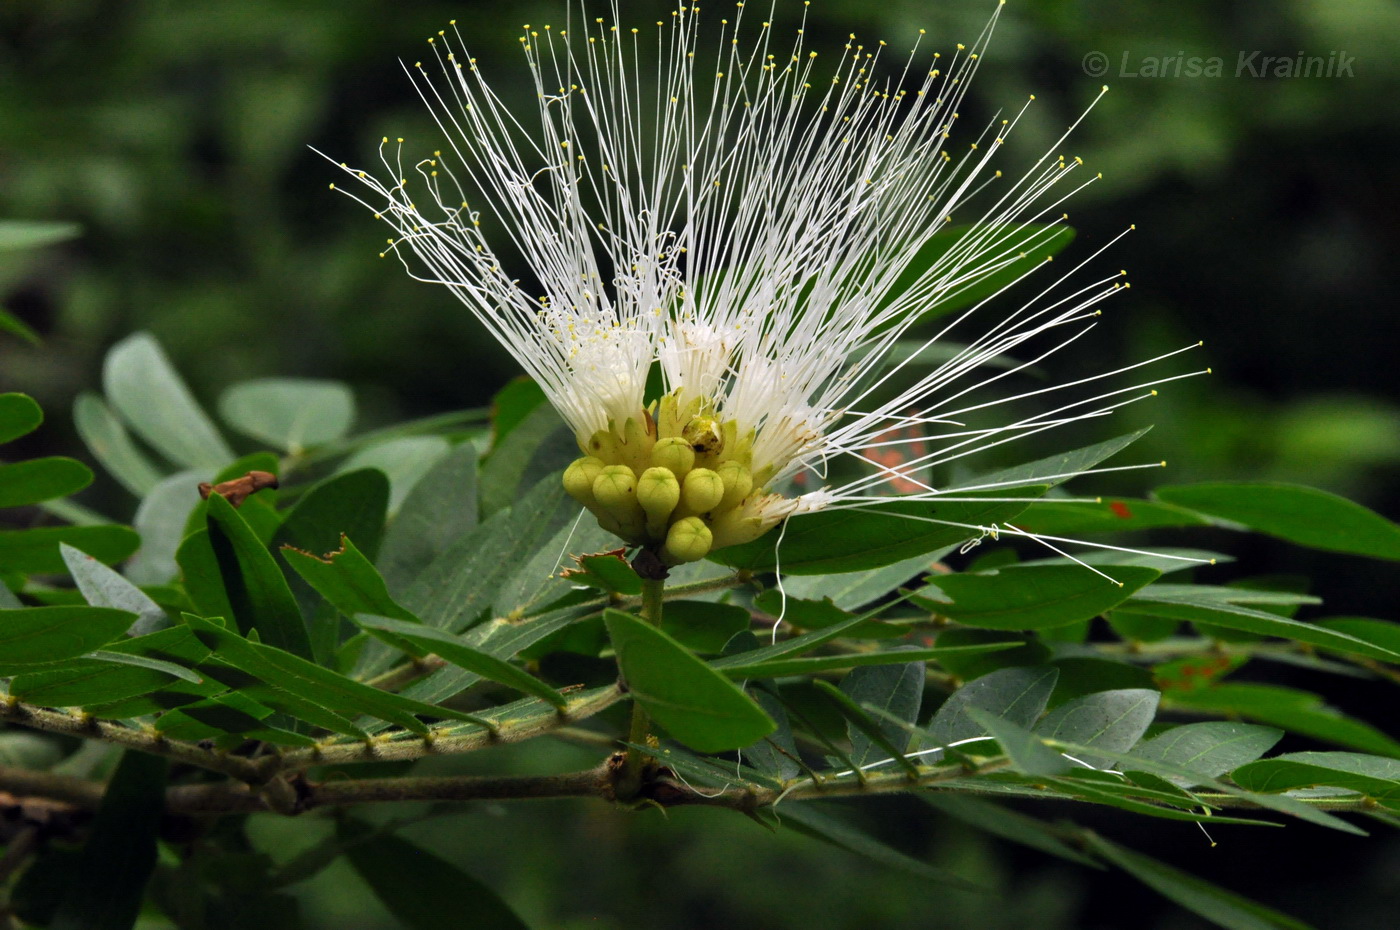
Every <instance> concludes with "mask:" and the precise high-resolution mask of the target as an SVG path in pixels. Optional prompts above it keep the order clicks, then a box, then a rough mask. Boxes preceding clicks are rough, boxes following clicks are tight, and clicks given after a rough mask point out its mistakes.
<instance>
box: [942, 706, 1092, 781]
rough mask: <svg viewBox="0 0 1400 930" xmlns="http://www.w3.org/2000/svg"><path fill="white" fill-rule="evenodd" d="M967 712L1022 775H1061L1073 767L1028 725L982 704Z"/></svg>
mask: <svg viewBox="0 0 1400 930" xmlns="http://www.w3.org/2000/svg"><path fill="white" fill-rule="evenodd" d="M967 715H968V716H969V717H971V718H972V721H973V723H976V724H977V725H978V726H980V727H982V729H984V730H986V731H987V732H988V733H990V734H991V735H992V737H993V738H994V739H995V740H996V741H997V745H998V746H1000V747H1001V750H1002V752H1004V753H1006V756H1007V758H1008V759H1010V760H1011V767H1012V768H1013V769H1015V770H1016V771H1018V772H1020V773H1021V774H1023V775H1042V776H1049V775H1059V774H1060V773H1061V772H1068V771H1069V770H1070V769H1071V768H1072V767H1073V766H1072V764H1071V763H1070V761H1069V760H1068V759H1066V758H1065V757H1064V756H1062V755H1060V754H1059V753H1058V752H1056V751H1055V750H1053V749H1051V748H1050V747H1049V746H1047V745H1045V741H1044V740H1042V739H1041V738H1040V737H1039V736H1036V735H1035V734H1034V733H1032V732H1031V731H1030V730H1027V729H1026V728H1025V727H1022V726H1019V725H1017V724H1015V723H1012V722H1011V721H1010V720H1006V719H1004V718H1002V717H998V716H997V715H996V714H994V713H991V712H990V711H985V710H983V709H982V708H980V707H969V708H968V709H967Z"/></svg>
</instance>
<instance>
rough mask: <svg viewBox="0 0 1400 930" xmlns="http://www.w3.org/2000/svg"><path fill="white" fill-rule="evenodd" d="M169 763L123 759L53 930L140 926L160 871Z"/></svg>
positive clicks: (132, 755)
mask: <svg viewBox="0 0 1400 930" xmlns="http://www.w3.org/2000/svg"><path fill="white" fill-rule="evenodd" d="M166 767H167V765H166V760H165V759H162V758H160V757H159V756H149V755H145V754H144V753H139V752H132V751H128V752H125V753H123V754H122V759H121V762H119V763H118V764H117V769H116V771H115V772H114V773H113V774H112V780H111V781H110V782H108V783H107V791H106V793H105V794H104V795H103V796H102V805H101V806H100V807H99V808H98V809H97V816H96V818H95V819H94V820H93V824H92V830H91V832H90V833H89V835H88V840H87V844H86V845H84V846H83V849H82V852H81V853H79V854H78V860H77V862H76V863H75V864H74V867H73V871H72V872H71V873H69V880H68V882H67V886H66V890H65V893H64V894H63V896H62V898H61V899H60V903H59V905H58V911H57V912H56V913H55V914H54V917H53V920H52V921H51V922H49V924H48V926H49V927H51V928H53V930H129V928H130V927H133V926H135V924H136V918H137V915H138V914H139V913H140V911H141V901H142V899H143V898H144V897H145V894H146V882H147V881H148V880H149V879H150V877H151V873H152V872H153V871H154V869H155V866H156V839H157V836H158V834H159V830H160V820H161V813H162V811H163V809H164V807H165V774H166Z"/></svg>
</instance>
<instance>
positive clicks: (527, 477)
mask: <svg viewBox="0 0 1400 930" xmlns="http://www.w3.org/2000/svg"><path fill="white" fill-rule="evenodd" d="M578 457H579V448H578V442H577V440H575V439H574V435H573V433H572V432H571V431H570V430H569V428H568V426H566V425H565V424H564V420H563V419H562V418H561V417H560V416H559V414H558V413H556V412H555V410H554V408H553V407H551V406H550V405H549V404H541V405H540V406H538V407H536V408H535V409H534V410H531V411H530V412H529V413H528V414H526V415H525V418H524V419H523V420H521V421H520V423H518V424H517V425H516V426H514V427H513V428H512V429H511V430H510V431H509V433H508V434H506V435H505V436H504V437H502V436H501V435H500V433H499V431H498V433H497V438H496V443H495V445H494V447H493V448H492V450H491V453H490V454H489V455H488V456H486V458H485V459H484V460H483V461H482V463H481V512H482V513H485V514H492V513H495V512H496V511H498V510H500V509H501V508H502V507H506V506H508V505H509V504H510V502H511V501H513V500H515V498H516V497H517V496H518V495H519V492H520V489H521V488H522V487H527V488H528V487H530V486H531V485H533V484H534V483H535V482H537V481H539V480H540V479H541V478H543V477H544V476H545V475H548V474H551V473H553V472H555V471H559V470H562V469H564V468H566V467H568V465H569V463H570V462H572V461H573V460H574V459H576V458H578Z"/></svg>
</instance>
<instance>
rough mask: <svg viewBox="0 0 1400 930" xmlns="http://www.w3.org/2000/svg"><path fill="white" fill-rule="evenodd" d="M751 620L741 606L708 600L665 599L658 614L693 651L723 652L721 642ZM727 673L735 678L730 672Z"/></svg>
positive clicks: (664, 627)
mask: <svg viewBox="0 0 1400 930" xmlns="http://www.w3.org/2000/svg"><path fill="white" fill-rule="evenodd" d="M628 570H629V571H630V570H631V569H628ZM635 574H636V573H635V572H634V573H633V575H634V576H635ZM751 622H752V619H751V618H750V616H749V612H748V611H747V610H745V609H744V608H742V607H737V606H735V605H733V604H711V603H709V602H708V601H667V602H666V610H665V611H664V612H663V613H662V615H661V629H662V630H664V631H665V632H666V633H667V635H669V636H670V637H671V638H673V639H674V640H675V641H676V642H678V643H680V644H681V645H682V646H685V647H686V648H687V649H693V650H695V651H696V652H707V653H713V654H718V653H721V652H723V651H724V644H725V643H727V642H729V640H730V639H732V638H733V636H734V634H736V633H738V632H740V631H742V630H747V629H748V628H749V624H750V623H751ZM729 674H730V677H731V678H732V677H734V675H733V674H732V672H730V673H729Z"/></svg>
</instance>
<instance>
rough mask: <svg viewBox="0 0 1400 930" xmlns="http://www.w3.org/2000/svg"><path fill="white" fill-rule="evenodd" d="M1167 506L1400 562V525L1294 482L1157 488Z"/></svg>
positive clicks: (1294, 539)
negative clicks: (1195, 511) (1176, 506)
mask: <svg viewBox="0 0 1400 930" xmlns="http://www.w3.org/2000/svg"><path fill="white" fill-rule="evenodd" d="M1155 494H1156V496H1157V497H1159V498H1161V499H1162V500H1164V501H1166V502H1167V503H1169V504H1177V505H1179V506H1182V507H1189V508H1190V509H1192V510H1197V511H1200V512H1201V513H1204V514H1208V515H1209V516H1212V517H1215V518H1217V519H1220V520H1226V521H1229V522H1231V523H1238V524H1242V525H1244V526H1247V527H1249V528H1250V529H1253V530H1257V531H1258V532H1260V533H1267V534H1268V535H1270V536H1277V537H1279V538H1280V539H1286V540H1288V541H1289V542H1292V543H1297V544H1298V545H1300V546H1310V547H1312V548H1314V549H1327V550H1331V551H1334V552H1349V553H1352V554H1353V555H1368V556H1373V557H1375V558H1378V559H1400V525H1396V524H1395V523H1392V522H1391V521H1389V520H1387V519H1386V518H1385V517H1382V516H1381V515H1380V514H1378V513H1376V512H1375V511H1373V510H1368V509H1367V508H1365V507H1362V506H1361V505H1360V504H1356V503H1353V502H1352V501H1349V500H1347V499H1346V498H1344V497H1338V496H1337V495H1336V494H1330V493H1328V492H1327V491H1319V490H1318V489H1316V488H1309V487H1304V486H1302V485H1296V484H1250V483H1247V482H1218V483H1209V484H1185V485H1177V486H1176V487H1168V488H1158V489H1157V490H1156V492H1155Z"/></svg>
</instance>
